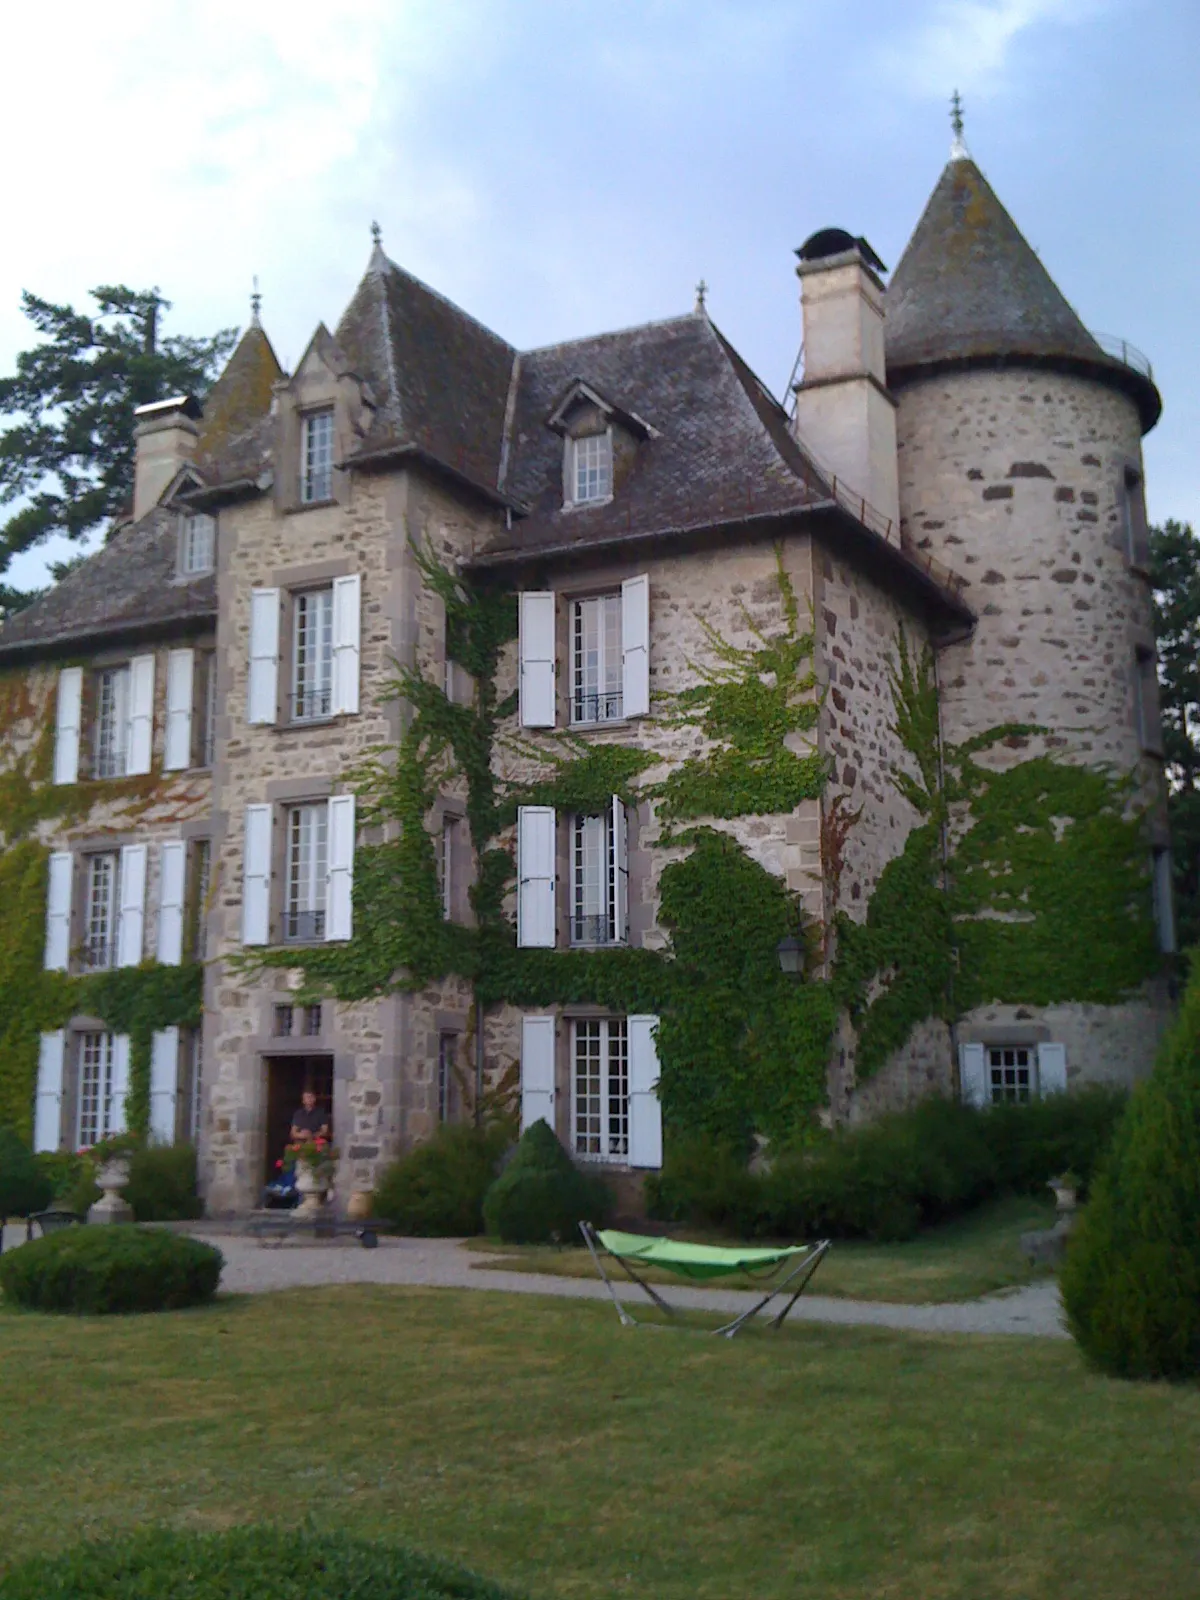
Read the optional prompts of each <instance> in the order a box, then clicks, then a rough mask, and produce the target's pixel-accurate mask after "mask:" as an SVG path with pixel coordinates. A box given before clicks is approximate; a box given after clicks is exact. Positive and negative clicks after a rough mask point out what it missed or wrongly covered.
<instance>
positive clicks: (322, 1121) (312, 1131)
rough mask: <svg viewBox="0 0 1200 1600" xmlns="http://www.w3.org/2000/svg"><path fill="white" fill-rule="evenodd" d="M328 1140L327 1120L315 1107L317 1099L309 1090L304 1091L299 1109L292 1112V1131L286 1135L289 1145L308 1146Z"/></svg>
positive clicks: (316, 1106) (317, 1107)
mask: <svg viewBox="0 0 1200 1600" xmlns="http://www.w3.org/2000/svg"><path fill="white" fill-rule="evenodd" d="M328 1138H329V1118H328V1117H327V1116H326V1115H325V1113H324V1111H322V1110H321V1109H320V1107H319V1106H318V1105H317V1097H316V1095H315V1094H314V1093H313V1092H312V1090H311V1089H305V1091H304V1093H303V1094H302V1095H301V1096H300V1106H299V1109H298V1110H296V1111H293V1112H292V1131H291V1133H290V1134H289V1135H288V1142H289V1143H290V1144H308V1143H309V1142H310V1141H312V1140H316V1139H328Z"/></svg>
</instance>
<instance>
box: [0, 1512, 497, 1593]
mask: <svg viewBox="0 0 1200 1600" xmlns="http://www.w3.org/2000/svg"><path fill="white" fill-rule="evenodd" d="M231 1595H237V1596H239V1597H240V1600H344V1597H345V1596H348V1595H353V1596H354V1597H355V1600H520V1597H519V1596H517V1595H516V1594H514V1592H513V1591H512V1590H511V1589H501V1588H500V1587H499V1586H498V1585H496V1584H494V1583H490V1582H489V1581H488V1580H487V1579H486V1578H481V1577H478V1576H477V1575H476V1574H474V1573H471V1572H468V1571H466V1569H465V1568H463V1567H458V1566H451V1565H449V1564H448V1563H445V1562H442V1561H437V1560H434V1559H433V1558H431V1557H429V1556H423V1555H418V1554H417V1553H416V1552H415V1551H412V1550H405V1549H400V1548H397V1547H395V1546H389V1545H384V1544H372V1543H368V1542H367V1541H365V1540H361V1539H352V1538H350V1537H348V1536H347V1535H346V1534H344V1533H333V1532H329V1533H324V1532H323V1533H317V1532H316V1531H314V1530H312V1529H308V1528H300V1529H296V1528H287V1529H276V1528H234V1529H232V1530H231V1531H229V1532H226V1533H175V1532H172V1531H170V1530H168V1529H158V1530H155V1531H154V1532H152V1533H141V1534H135V1535H133V1536H132V1537H129V1538H120V1539H107V1540H105V1541H103V1542H95V1543H93V1542H88V1543H86V1544H81V1545H77V1546H76V1547H75V1548H74V1549H73V1550H71V1551H69V1552H68V1553H67V1554H66V1555H61V1556H39V1557H38V1558H37V1559H35V1560H33V1561H30V1562H26V1563H25V1564H23V1565H22V1566H19V1567H16V1568H15V1569H14V1570H13V1571H11V1572H9V1573H8V1575H7V1576H6V1577H3V1578H0V1600H68V1597H70V1600H159V1597H166V1596H180V1597H181V1600H182V1597H185V1596H186V1600H228V1597H229V1596H231Z"/></svg>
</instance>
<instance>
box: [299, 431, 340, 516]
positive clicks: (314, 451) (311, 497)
mask: <svg viewBox="0 0 1200 1600" xmlns="http://www.w3.org/2000/svg"><path fill="white" fill-rule="evenodd" d="M300 499H301V500H302V501H303V502H304V504H305V505H311V504H312V503H313V502H314V501H317V500H332V499H333V412H332V411H313V412H310V413H309V415H308V416H307V417H305V418H304V426H303V440H302V443H301V459H300Z"/></svg>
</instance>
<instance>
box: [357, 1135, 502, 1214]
mask: <svg viewBox="0 0 1200 1600" xmlns="http://www.w3.org/2000/svg"><path fill="white" fill-rule="evenodd" d="M511 1142H512V1136H511V1133H510V1131H509V1127H508V1124H507V1123H491V1124H489V1125H488V1126H486V1127H483V1128H476V1127H472V1126H470V1125H464V1124H461V1123H443V1124H442V1125H441V1126H440V1127H439V1128H438V1129H437V1131H436V1132H435V1133H434V1135H433V1137H432V1138H431V1139H427V1140H426V1141H425V1143H424V1144H419V1145H417V1147H416V1148H415V1149H414V1150H412V1151H410V1152H409V1154H408V1155H406V1156H402V1157H401V1159H400V1160H399V1161H394V1162H393V1163H392V1165H391V1166H390V1167H388V1168H387V1169H386V1170H385V1171H384V1172H383V1173H382V1175H381V1176H380V1179H379V1182H378V1183H377V1184H376V1186H375V1196H374V1200H373V1202H372V1209H373V1210H374V1212H375V1214H376V1215H377V1216H380V1217H386V1218H387V1219H388V1221H389V1222H393V1223H395V1225H396V1227H397V1229H398V1230H399V1231H400V1232H401V1233H408V1234H417V1235H420V1236H421V1237H436V1236H438V1235H442V1236H453V1235H458V1234H466V1235H471V1234H476V1233H482V1231H483V1197H484V1195H486V1194H487V1192H488V1189H489V1188H490V1187H491V1185H492V1182H493V1180H494V1179H495V1176H496V1169H497V1168H498V1166H499V1165H500V1157H501V1156H502V1155H503V1153H504V1151H505V1149H506V1148H507V1147H508V1145H509V1144H511Z"/></svg>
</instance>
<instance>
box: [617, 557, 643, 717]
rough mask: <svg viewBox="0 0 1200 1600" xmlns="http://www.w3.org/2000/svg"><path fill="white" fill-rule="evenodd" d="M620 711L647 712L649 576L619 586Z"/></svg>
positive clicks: (638, 714)
mask: <svg viewBox="0 0 1200 1600" xmlns="http://www.w3.org/2000/svg"><path fill="white" fill-rule="evenodd" d="M621 676H622V679H623V682H622V686H621V710H622V712H623V713H624V715H625V716H627V717H645V716H649V714H650V579H649V578H648V577H647V576H646V575H645V574H644V573H643V574H642V576H641V577H640V578H626V580H625V582H624V583H623V584H622V585H621Z"/></svg>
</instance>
